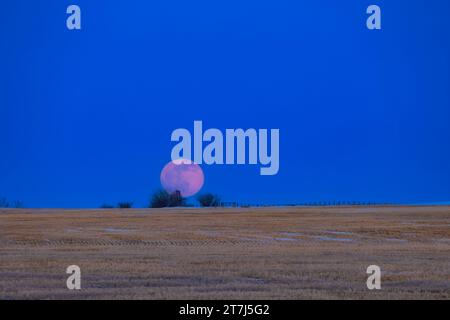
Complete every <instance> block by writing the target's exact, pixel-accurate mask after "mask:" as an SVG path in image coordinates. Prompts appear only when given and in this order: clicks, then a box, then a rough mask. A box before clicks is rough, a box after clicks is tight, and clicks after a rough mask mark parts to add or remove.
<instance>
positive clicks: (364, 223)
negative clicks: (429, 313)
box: [0, 206, 450, 299]
mask: <svg viewBox="0 0 450 320" xmlns="http://www.w3.org/2000/svg"><path fill="white" fill-rule="evenodd" d="M373 264H375V265H378V266H380V268H381V270H382V280H381V281H382V282H381V285H382V289H381V290H368V289H367V287H366V279H367V277H368V275H367V274H366V269H367V267H368V266H369V265H373ZM69 265H78V266H80V268H81V273H82V280H81V286H82V289H81V290H74V291H71V290H68V289H67V287H66V279H67V277H68V276H69V275H67V274H66V268H67V267H68V266H69ZM449 298H450V207H445V206H435V207H311V208H308V207H277V208H236V209H231V208H230V209H225V208H216V209H199V208H185V209H125V210H120V209H104V210H102V209H98V210H57V209H52V210H50V209H0V299H449Z"/></svg>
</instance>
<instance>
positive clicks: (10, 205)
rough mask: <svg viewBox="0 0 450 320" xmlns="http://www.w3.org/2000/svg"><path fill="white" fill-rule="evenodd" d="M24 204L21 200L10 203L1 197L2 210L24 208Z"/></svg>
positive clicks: (0, 205) (0, 206)
mask: <svg viewBox="0 0 450 320" xmlns="http://www.w3.org/2000/svg"><path fill="white" fill-rule="evenodd" d="M23 207H24V204H23V202H22V201H20V200H16V201H13V202H9V201H8V200H7V199H6V198H5V197H0V208H23Z"/></svg>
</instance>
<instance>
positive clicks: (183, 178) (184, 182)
mask: <svg viewBox="0 0 450 320" xmlns="http://www.w3.org/2000/svg"><path fill="white" fill-rule="evenodd" d="M160 178H161V185H162V186H163V188H164V190H166V191H167V192H168V193H172V192H175V191H177V190H178V191H180V193H181V195H182V196H183V197H191V196H193V195H194V194H196V193H197V192H199V191H200V189H201V188H202V187H203V183H204V181H205V176H204V175H203V170H202V168H200V166H199V165H198V164H196V163H194V162H192V161H190V160H185V159H179V160H174V161H171V162H169V163H168V164H166V165H165V166H164V168H163V169H162V171H161V176H160Z"/></svg>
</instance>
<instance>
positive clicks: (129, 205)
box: [117, 202, 133, 209]
mask: <svg viewBox="0 0 450 320" xmlns="http://www.w3.org/2000/svg"><path fill="white" fill-rule="evenodd" d="M132 207H133V202H119V203H118V204H117V208H119V209H129V208H132Z"/></svg>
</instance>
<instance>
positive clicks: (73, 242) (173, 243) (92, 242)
mask: <svg viewBox="0 0 450 320" xmlns="http://www.w3.org/2000/svg"><path fill="white" fill-rule="evenodd" d="M266 243H267V242H265V241H260V240H222V239H207V240H96V239H86V240H82V239H80V240H79V239H58V240H6V241H0V248H1V247H6V246H18V247H60V246H62V247H63V246H93V247H126V246H130V247H203V246H217V245H228V246H248V247H252V246H260V245H264V244H266Z"/></svg>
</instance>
